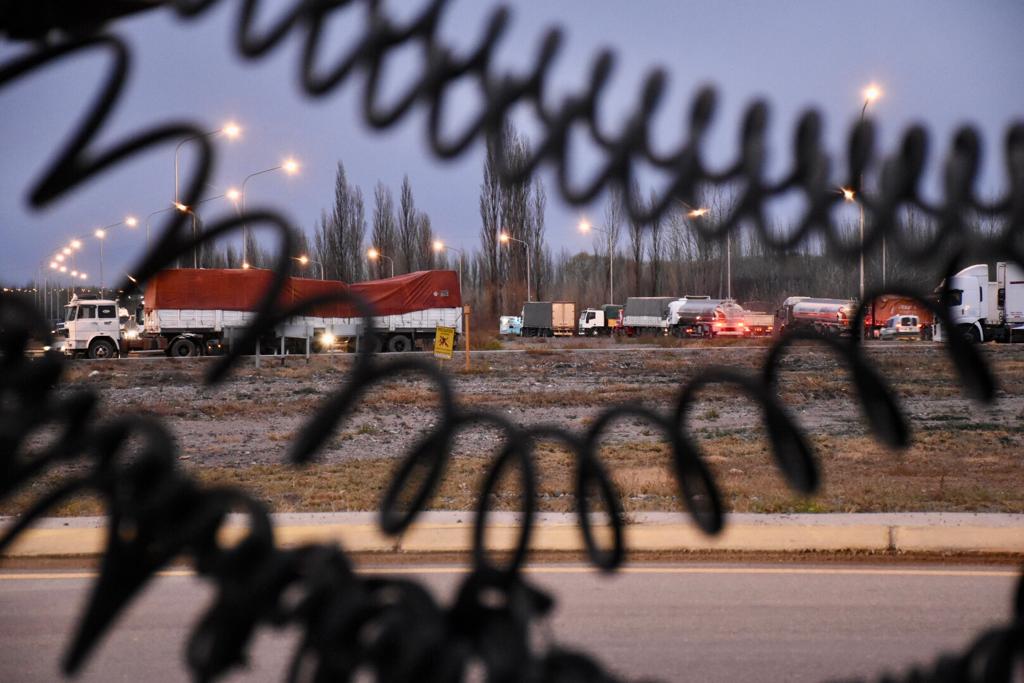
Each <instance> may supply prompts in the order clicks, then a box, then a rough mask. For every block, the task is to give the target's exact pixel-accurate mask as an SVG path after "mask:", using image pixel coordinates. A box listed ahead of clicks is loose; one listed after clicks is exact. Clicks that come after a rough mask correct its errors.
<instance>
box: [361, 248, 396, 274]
mask: <svg viewBox="0 0 1024 683" xmlns="http://www.w3.org/2000/svg"><path fill="white" fill-rule="evenodd" d="M366 257H367V258H368V259H370V260H371V261H376V260H377V259H387V260H388V261H390V262H391V277H394V276H395V260H394V259H393V258H391V257H390V256H385V255H384V254H382V253H380V250H379V249H377V248H376V247H370V249H369V251H367V252H366Z"/></svg>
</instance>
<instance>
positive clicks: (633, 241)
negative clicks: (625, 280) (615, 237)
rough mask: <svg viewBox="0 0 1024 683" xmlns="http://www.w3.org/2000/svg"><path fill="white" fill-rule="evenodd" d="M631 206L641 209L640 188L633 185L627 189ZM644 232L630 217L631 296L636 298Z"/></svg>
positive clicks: (641, 272) (642, 256) (641, 289)
mask: <svg viewBox="0 0 1024 683" xmlns="http://www.w3.org/2000/svg"><path fill="white" fill-rule="evenodd" d="M629 193H630V195H631V198H632V204H633V206H636V207H638V208H639V207H642V206H643V204H644V200H643V198H641V197H640V188H639V186H637V185H636V184H635V183H634V184H633V185H632V186H631V187H630V188H629ZM644 232H645V226H644V224H643V223H641V222H640V221H638V220H636V219H635V218H633V217H632V216H631V217H630V218H629V250H630V254H631V256H632V257H633V295H634V296H638V295H639V294H640V292H642V291H643V287H642V280H643V266H644Z"/></svg>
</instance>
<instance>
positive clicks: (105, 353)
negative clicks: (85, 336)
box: [89, 339, 116, 358]
mask: <svg viewBox="0 0 1024 683" xmlns="http://www.w3.org/2000/svg"><path fill="white" fill-rule="evenodd" d="M115 353H116V349H114V345H113V344H111V343H110V342H109V341H107V340H106V339H97V340H96V341H94V342H93V343H92V344H89V358H113V357H114V354H115Z"/></svg>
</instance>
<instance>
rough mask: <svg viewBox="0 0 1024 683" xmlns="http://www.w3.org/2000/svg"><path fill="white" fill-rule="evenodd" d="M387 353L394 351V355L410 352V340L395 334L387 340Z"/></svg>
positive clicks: (402, 335)
mask: <svg viewBox="0 0 1024 683" xmlns="http://www.w3.org/2000/svg"><path fill="white" fill-rule="evenodd" d="M388 351H394V352H395V353H405V352H406V351H412V340H410V339H409V338H408V337H406V336H405V335H404V334H396V335H395V336H393V337H391V339H389V340H388Z"/></svg>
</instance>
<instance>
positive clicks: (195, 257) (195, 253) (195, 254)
mask: <svg viewBox="0 0 1024 683" xmlns="http://www.w3.org/2000/svg"><path fill="white" fill-rule="evenodd" d="M225 197H227V198H228V199H231V200H232V201H234V200H236V199H237V198H238V190H236V189H234V188H233V187H232V188H228V190H227V192H225V193H224V194H218V195H215V196H213V197H207V198H206V199H200V200H199V201H198V202H196V206H199V205H200V204H205V203H206V202H212V201H213V200H215V199H224V198H225ZM171 208H172V209H177V210H178V211H180V212H182V213H187V214H191V216H192V239H193V240H195V239H197V238H198V237H199V235H198V233H197V230H198V228H197V225H196V219H197V218H198V216H197V215H196V212H195V211H194V210H193V209H192V207H190V206H185V205H184V204H182V203H181V202H175V204H174V206H172V207H171ZM168 210H169V209H161V210H160V211H155V212H153V213H152V214H150V216H152V215H154V214H157V213H160V212H161V211H168ZM146 229H147V231H148V229H149V228H148V221H147V228H146ZM147 237H148V234H147ZM192 268H194V269H198V268H199V248H198V246H196V247H193V248H192Z"/></svg>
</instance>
